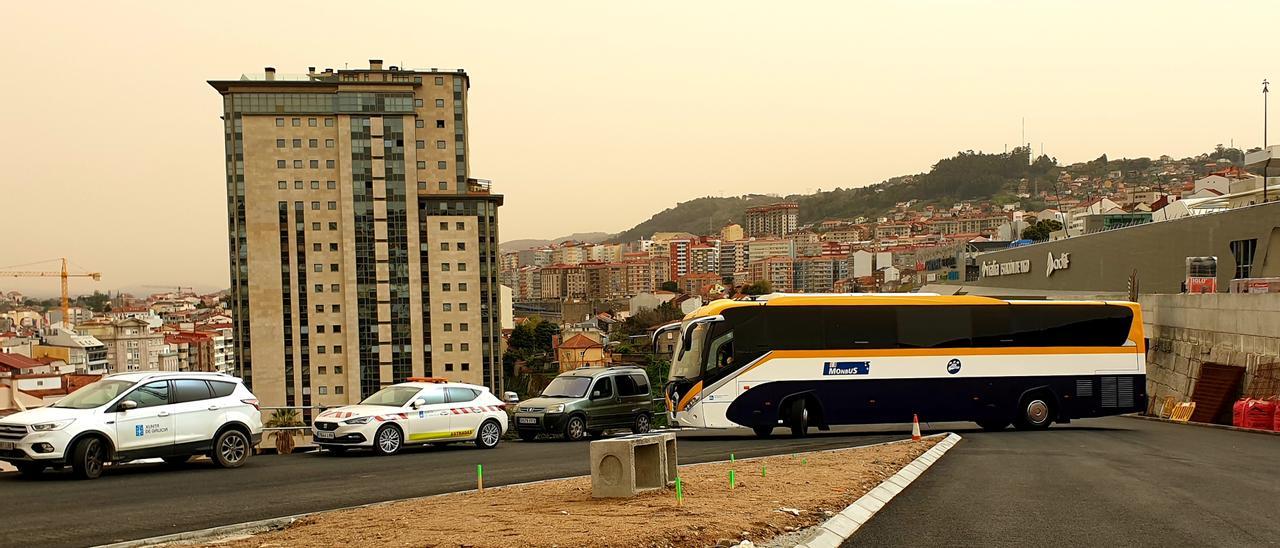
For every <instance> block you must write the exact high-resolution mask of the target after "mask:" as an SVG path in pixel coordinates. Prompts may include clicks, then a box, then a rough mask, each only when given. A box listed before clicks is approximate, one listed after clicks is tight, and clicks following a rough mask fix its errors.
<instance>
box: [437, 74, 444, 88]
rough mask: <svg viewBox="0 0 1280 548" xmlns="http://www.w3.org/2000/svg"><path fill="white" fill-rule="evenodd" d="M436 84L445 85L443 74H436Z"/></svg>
mask: <svg viewBox="0 0 1280 548" xmlns="http://www.w3.org/2000/svg"><path fill="white" fill-rule="evenodd" d="M436 85H437V86H443V85H444V77H443V76H436Z"/></svg>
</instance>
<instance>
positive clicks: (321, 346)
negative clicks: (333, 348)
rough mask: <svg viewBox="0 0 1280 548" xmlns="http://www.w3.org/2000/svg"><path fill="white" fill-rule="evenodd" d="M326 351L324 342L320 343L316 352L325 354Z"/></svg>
mask: <svg viewBox="0 0 1280 548" xmlns="http://www.w3.org/2000/svg"><path fill="white" fill-rule="evenodd" d="M324 353H325V352H324V345H323V344H322V345H320V346H317V347H316V354H324Z"/></svg>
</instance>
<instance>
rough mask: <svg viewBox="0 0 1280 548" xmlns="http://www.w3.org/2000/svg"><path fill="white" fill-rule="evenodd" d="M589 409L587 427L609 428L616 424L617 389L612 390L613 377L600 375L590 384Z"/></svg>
mask: <svg viewBox="0 0 1280 548" xmlns="http://www.w3.org/2000/svg"><path fill="white" fill-rule="evenodd" d="M588 394H589V396H590V398H591V411H590V412H589V418H588V419H587V426H588V427H589V428H609V427H613V426H617V425H618V391H617V390H614V387H613V377H612V376H609V375H601V376H600V377H598V378H597V379H596V382H595V384H592V385H591V392H589V393H588Z"/></svg>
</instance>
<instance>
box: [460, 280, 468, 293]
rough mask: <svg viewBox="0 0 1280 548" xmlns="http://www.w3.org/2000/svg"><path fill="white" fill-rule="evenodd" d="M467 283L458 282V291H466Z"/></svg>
mask: <svg viewBox="0 0 1280 548" xmlns="http://www.w3.org/2000/svg"><path fill="white" fill-rule="evenodd" d="M466 290H467V282H458V291H466Z"/></svg>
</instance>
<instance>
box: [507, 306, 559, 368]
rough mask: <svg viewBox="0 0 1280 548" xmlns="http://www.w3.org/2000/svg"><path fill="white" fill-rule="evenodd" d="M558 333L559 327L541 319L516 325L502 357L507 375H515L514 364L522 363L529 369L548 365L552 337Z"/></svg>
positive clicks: (531, 319) (533, 319)
mask: <svg viewBox="0 0 1280 548" xmlns="http://www.w3.org/2000/svg"><path fill="white" fill-rule="evenodd" d="M559 333H560V326H558V325H556V324H555V323H553V322H549V321H546V320H543V319H541V318H530V319H529V321H526V322H523V323H520V324H517V325H516V327H515V329H512V330H511V338H510V339H508V340H507V351H506V352H505V353H504V354H503V355H502V365H503V369H504V370H505V372H506V374H507V375H514V374H515V363H516V362H517V361H523V362H525V363H527V364H528V365H529V367H530V368H533V369H539V368H542V367H543V366H545V365H546V364H548V363H550V362H551V361H552V360H551V342H552V337H554V336H555V335H557V334H559Z"/></svg>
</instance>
